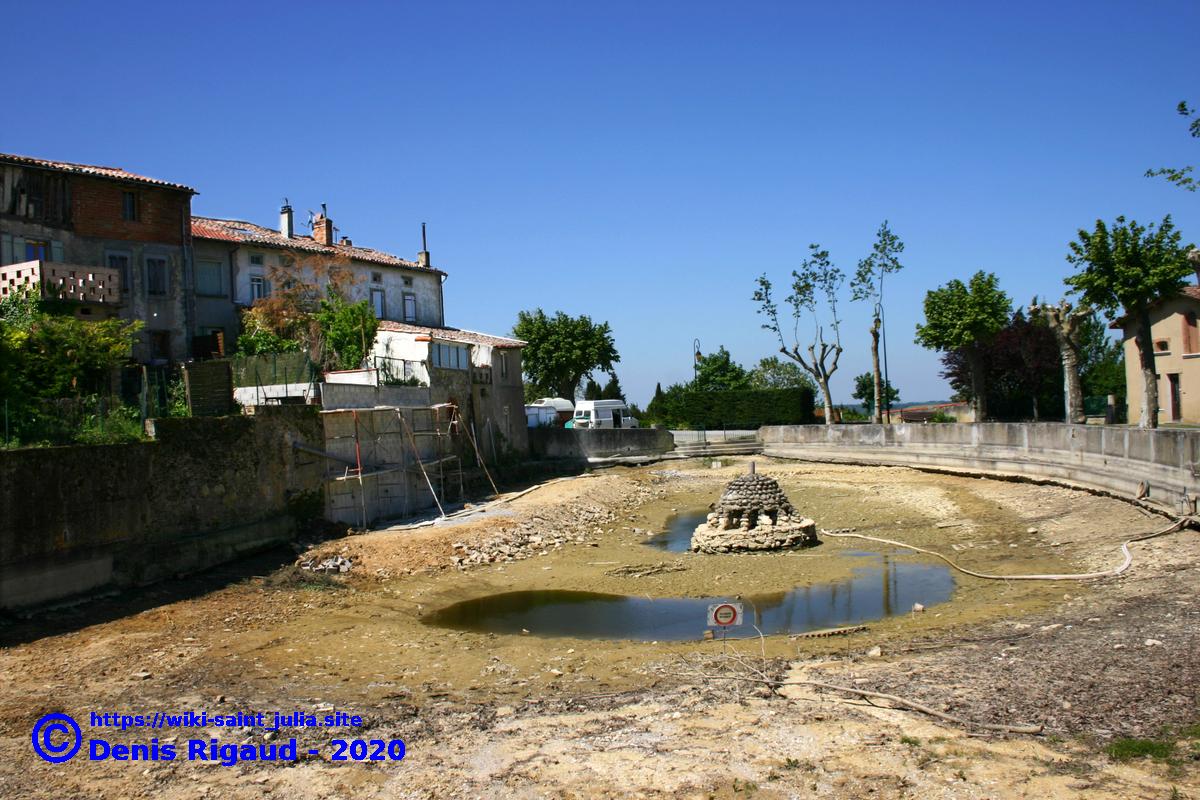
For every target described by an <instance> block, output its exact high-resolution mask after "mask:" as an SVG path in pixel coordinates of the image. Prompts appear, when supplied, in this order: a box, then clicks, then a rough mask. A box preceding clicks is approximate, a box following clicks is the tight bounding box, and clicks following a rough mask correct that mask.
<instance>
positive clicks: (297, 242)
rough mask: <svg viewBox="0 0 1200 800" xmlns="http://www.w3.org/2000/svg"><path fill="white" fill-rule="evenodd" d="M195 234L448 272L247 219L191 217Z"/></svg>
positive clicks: (201, 236)
mask: <svg viewBox="0 0 1200 800" xmlns="http://www.w3.org/2000/svg"><path fill="white" fill-rule="evenodd" d="M192 237H193V238H195V239H216V240H219V241H223V242H237V243H239V244H253V245H258V246H260V247H273V248H276V249H278V250H297V251H300V252H303V253H317V254H320V255H325V256H332V257H335V258H347V259H353V260H355V261H369V262H371V263H372V264H383V265H385V266H389V267H405V268H407V269H419V270H424V271H426V272H437V273H441V274H443V275H444V274H445V273H444V272H442V270H440V269H434V268H433V267H423V266H421V265H420V264H418V263H417V262H415V261H408V260H405V259H403V258H398V257H397V256H394V255H392V254H391V253H384V252H383V251H381V250H372V249H371V248H369V247H357V246H355V245H345V244H338V243H334V244H332V245H324V244H321V243H320V242H318V241H316V240H315V239H313V238H312V237H311V236H297V235H293V236H292V237H291V238H288V237H287V236H284V235H283V234H282V233H280V232H279V231H277V230H274V229H272V228H265V227H263V226H262V225H255V224H254V223H253V222H244V221H242V220H237V219H216V218H214V217H196V216H193V217H192Z"/></svg>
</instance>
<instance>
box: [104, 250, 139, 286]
mask: <svg viewBox="0 0 1200 800" xmlns="http://www.w3.org/2000/svg"><path fill="white" fill-rule="evenodd" d="M130 261H131V259H130V257H129V253H105V254H104V263H105V264H106V265H107V266H108V268H109V269H111V270H112V271H113V272H116V273H117V275H118V276H119V278H120V281H121V294H127V293H129V292H131V291H133V285H132V284H131V283H130V274H129V263H130Z"/></svg>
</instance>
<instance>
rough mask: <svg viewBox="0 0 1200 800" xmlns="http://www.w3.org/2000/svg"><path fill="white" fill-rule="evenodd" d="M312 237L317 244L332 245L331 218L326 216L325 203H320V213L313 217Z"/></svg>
mask: <svg viewBox="0 0 1200 800" xmlns="http://www.w3.org/2000/svg"><path fill="white" fill-rule="evenodd" d="M312 226H313V239H315V240H316V241H317V244H323V245H325V246H326V247H330V246H332V245H333V220H331V219H330V218H329V217H328V216H326V210H325V204H324V203H321V213H320V214H317V216H316V217H314V218H313V224H312Z"/></svg>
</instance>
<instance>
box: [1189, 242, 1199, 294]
mask: <svg viewBox="0 0 1200 800" xmlns="http://www.w3.org/2000/svg"><path fill="white" fill-rule="evenodd" d="M1187 256H1188V261H1191V262H1192V269H1193V270H1194V271H1195V273H1196V285H1197V286H1200V249H1197V248H1195V247H1193V248H1192V249H1190V250H1188V254H1187Z"/></svg>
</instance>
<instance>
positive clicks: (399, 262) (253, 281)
mask: <svg viewBox="0 0 1200 800" xmlns="http://www.w3.org/2000/svg"><path fill="white" fill-rule="evenodd" d="M192 238H193V242H194V246H195V252H196V310H197V326H198V332H199V333H202V334H213V333H220V334H223V337H224V339H225V341H226V346H227V349H228V350H229V351H232V350H233V347H234V342H235V340H236V338H237V334H238V332H239V327H240V324H239V314H240V311H241V310H242V309H244V308H248V307H250V306H251V305H253V304H254V302H255V301H256V300H259V299H261V298H264V297H268V296H270V295H271V293H272V291H275V290H276V289H278V286H277V285H276V284H277V283H278V281H279V280H280V279H281V278H286V277H288V276H292V277H295V278H297V279H299V280H303V281H304V282H306V283H310V284H312V285H313V286H314V287H316V288H317V290H318V291H323V290H324V288H325V286H326V285H327V284H328V282H329V280H330V276H331V275H334V274H336V273H340V274H342V275H343V276H345V277H346V278H347V279H348V280H347V282H346V283H345V286H346V290H347V293H348V294H349V296H350V299H351V300H354V301H358V300H367V301H369V302H370V304H371V307H372V308H373V309H374V311H375V316H376V317H378V318H379V319H386V320H394V321H397V322H410V323H415V324H421V325H442V324H443V322H444V319H443V313H444V309H443V304H442V281H443V279H444V278H445V273H444V272H442V271H441V270H438V269H434V268H433V267H432V266H430V264H429V253H428V252H425V251H422V252H421V253H419V254H418V256H417V260H415V261H409V260H406V259H403V258H399V257H397V256H394V255H391V254H390V253H385V252H382V251H380V250H373V249H371V248H368V247H360V246H357V245H355V244H354V243H353V242H352V241H351V240H350V239H349V238H347V237H342V238H341V239H340V240H337V239H336V238H335V228H334V226H333V221H332V220H330V219H329V218H328V217H327V216H325V214H324V213H321V214H318V215H317V216H316V217H315V218H314V219H313V221H312V234H311V235H304V234H298V233H296V231H295V225H294V217H293V212H292V208H291V206H288V205H285V206H284V207H283V208H282V209H281V210H280V224H279V230H273V229H271V228H267V227H264V226H262V225H257V224H255V223H253V222H245V221H242V220H232V219H216V218H213V217H194V218H193V219H192Z"/></svg>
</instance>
